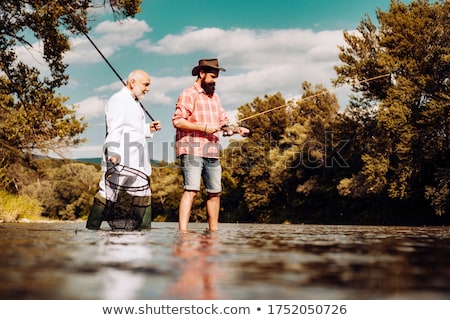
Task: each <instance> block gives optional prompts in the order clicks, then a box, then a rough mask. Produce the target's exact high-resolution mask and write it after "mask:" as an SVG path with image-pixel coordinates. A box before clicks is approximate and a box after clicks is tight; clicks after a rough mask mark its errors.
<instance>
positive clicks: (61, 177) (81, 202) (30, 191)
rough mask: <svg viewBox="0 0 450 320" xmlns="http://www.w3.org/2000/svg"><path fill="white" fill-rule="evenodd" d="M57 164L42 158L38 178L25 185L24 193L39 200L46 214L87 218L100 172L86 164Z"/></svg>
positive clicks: (59, 217) (72, 218)
mask: <svg viewBox="0 0 450 320" xmlns="http://www.w3.org/2000/svg"><path fill="white" fill-rule="evenodd" d="M55 163H57V162H52V161H47V160H42V161H41V163H40V165H41V167H40V169H39V171H40V177H39V179H38V180H37V181H36V182H34V183H32V184H30V185H28V186H26V187H24V188H23V190H22V194H24V195H27V196H29V197H31V198H34V199H38V200H39V201H40V202H41V203H42V206H43V208H44V211H43V215H44V216H46V217H49V218H52V219H63V220H75V219H79V218H85V217H87V215H88V213H89V210H90V207H91V206H92V203H93V197H94V195H95V193H96V192H97V191H98V182H99V180H100V177H101V171H100V170H99V168H98V167H96V166H94V165H90V164H85V163H77V162H69V163H66V164H61V163H60V164H59V165H58V164H57V165H55Z"/></svg>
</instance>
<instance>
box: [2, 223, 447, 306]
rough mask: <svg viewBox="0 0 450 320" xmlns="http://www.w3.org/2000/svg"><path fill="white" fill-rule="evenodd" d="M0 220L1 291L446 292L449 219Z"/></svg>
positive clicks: (410, 295) (284, 295)
mask: <svg viewBox="0 0 450 320" xmlns="http://www.w3.org/2000/svg"><path fill="white" fill-rule="evenodd" d="M84 225H85V222H53V223H13V224H12V223H0V252H1V256H2V257H1V261H2V262H1V265H0V299H14V300H25V299H64V300H69V299H70V300H72V299H76V300H78V299H93V300H97V299H104V300H106V299H133V300H139V299H164V300H172V299H177V300H181V299H190V300H193V299H252V300H254V299H265V300H274V299H275V300H278V299H302V300H303V299H320V300H323V299H358V300H359V299H449V298H450V227H380V226H333V225H267V224H221V225H220V230H219V231H218V232H213V233H209V232H206V228H207V225H206V224H191V225H190V231H189V232H187V233H180V232H179V231H178V230H177V224H176V223H162V222H160V223H158V222H154V223H152V229H151V230H149V231H131V232H125V231H123V232H121V231H111V230H109V229H108V227H107V226H105V225H102V229H101V230H99V231H92V230H87V229H85V228H84Z"/></svg>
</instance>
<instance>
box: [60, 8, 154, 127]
mask: <svg viewBox="0 0 450 320" xmlns="http://www.w3.org/2000/svg"><path fill="white" fill-rule="evenodd" d="M60 4H61V5H62V6H64V4H63V3H61V2H60ZM65 8H67V9H68V10H71V11H75V9H73V8H72V7H71V6H70V4H67V7H65ZM68 10H66V13H67V15H68V16H69V17H70V18H71V19H72V22H73V23H74V24H75V25H76V26H77V27H78V30H79V31H81V32H82V33H83V34H84V36H85V37H86V39H88V40H89V42H90V43H91V45H92V46H93V47H94V48H95V50H97V52H98V54H99V55H100V56H101V57H102V58H103V60H104V61H105V62H106V64H107V65H108V66H109V67H110V68H111V70H112V71H113V72H114V74H115V75H116V76H117V78H118V79H119V80H120V82H122V84H123V85H124V86H126V85H127V84H126V82H125V81H124V80H123V79H122V77H121V76H120V74H119V73H118V72H117V71H116V69H114V67H113V66H112V64H111V63H110V62H109V61H108V59H106V57H105V56H104V55H103V53H102V52H101V51H100V49H99V48H98V47H97V45H96V44H95V42H94V41H93V40H92V39H91V37H89V35H88V34H87V32H86V31H84V30H83V28H82V27H81V26H80V25H79V24H78V22H77V21H76V20H75V18H74V17H73V15H72V13H71V12H69V11H68ZM136 101H137V102H139V105H140V106H141V108H142V110H144V112H145V114H146V115H147V116H148V117H149V118H150V119H151V120H152V121H155V118H153V117H152V115H151V114H150V113H149V112H148V111H147V109H146V108H145V107H144V105H143V104H142V102H141V101H140V100H139V99H138V98H137V97H136Z"/></svg>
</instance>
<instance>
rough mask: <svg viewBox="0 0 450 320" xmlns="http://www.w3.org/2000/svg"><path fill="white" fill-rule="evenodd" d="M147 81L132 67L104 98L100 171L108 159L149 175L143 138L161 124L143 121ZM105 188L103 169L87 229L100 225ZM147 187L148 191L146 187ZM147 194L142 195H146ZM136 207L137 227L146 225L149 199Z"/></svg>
mask: <svg viewBox="0 0 450 320" xmlns="http://www.w3.org/2000/svg"><path fill="white" fill-rule="evenodd" d="M150 84H151V79H150V76H149V75H148V74H147V73H146V72H145V71H143V70H134V71H132V72H131V73H130V74H129V76H128V79H127V85H126V86H124V87H123V88H122V89H121V90H120V91H118V92H117V93H115V94H114V95H113V96H112V97H111V98H110V99H109V100H108V102H107V104H106V107H105V115H106V118H105V120H106V139H105V144H104V146H103V149H104V150H103V151H104V152H103V166H102V167H103V170H104V171H106V167H107V166H106V164H108V163H110V164H113V165H118V164H119V165H123V166H126V167H128V168H133V169H135V170H137V171H139V172H142V173H143V174H145V175H146V176H147V177H149V176H150V175H151V171H152V170H151V166H150V159H149V153H148V146H147V138H150V137H152V136H153V133H154V132H155V131H158V130H161V124H160V122H159V121H153V122H151V123H146V121H145V114H144V111H143V109H142V108H141V105H140V103H139V99H140V98H142V97H143V96H144V95H145V94H146V93H147V92H148V91H149V90H150ZM106 190H107V186H106V175H105V173H104V174H103V176H102V178H101V180H100V190H99V192H98V193H97V195H96V196H95V198H94V205H93V207H92V208H91V212H90V214H89V217H88V221H87V223H86V228H88V229H99V228H100V225H101V222H102V219H103V211H104V208H105V203H106V199H107V194H106ZM148 191H149V192H150V189H149V188H148ZM149 196H150V195H149V194H147V195H146V197H147V198H148V199H149ZM113 200H114V199H113ZM148 201H150V200H148ZM138 209H139V210H138ZM136 210H138V211H139V213H138V214H139V215H140V218H141V220H142V221H141V225H140V227H141V228H147V227H149V226H150V222H151V207H150V203H147V204H146V205H140V206H139V208H136Z"/></svg>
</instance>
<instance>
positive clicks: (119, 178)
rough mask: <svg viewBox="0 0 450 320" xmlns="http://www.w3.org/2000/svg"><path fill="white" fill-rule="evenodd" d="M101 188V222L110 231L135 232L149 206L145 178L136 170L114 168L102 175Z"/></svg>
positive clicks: (148, 182) (147, 180)
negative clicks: (104, 194) (103, 179)
mask: <svg viewBox="0 0 450 320" xmlns="http://www.w3.org/2000/svg"><path fill="white" fill-rule="evenodd" d="M105 187H106V189H105V193H106V206H105V211H104V217H103V219H104V220H106V221H107V222H108V224H109V226H110V227H111V228H112V229H113V230H114V229H125V230H135V229H139V228H140V226H141V223H142V219H143V212H144V211H145V208H146V207H147V206H149V205H150V204H151V198H150V197H151V191H150V180H149V177H148V176H147V175H146V174H145V173H143V172H141V171H139V170H136V169H133V168H130V167H127V166H124V165H115V166H113V167H112V168H110V169H108V170H107V171H106V173H105ZM143 209H144V210H143Z"/></svg>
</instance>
